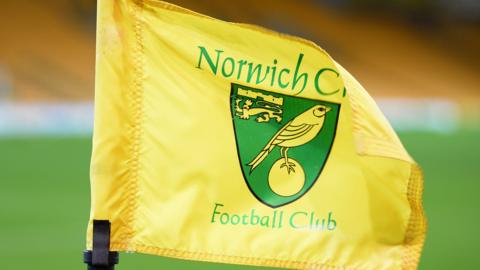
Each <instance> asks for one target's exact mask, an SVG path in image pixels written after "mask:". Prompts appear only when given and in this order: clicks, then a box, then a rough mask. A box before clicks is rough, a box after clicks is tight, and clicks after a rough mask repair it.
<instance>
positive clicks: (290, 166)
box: [280, 162, 295, 174]
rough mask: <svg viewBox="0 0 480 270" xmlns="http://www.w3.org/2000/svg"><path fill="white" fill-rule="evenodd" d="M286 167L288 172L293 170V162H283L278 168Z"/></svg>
mask: <svg viewBox="0 0 480 270" xmlns="http://www.w3.org/2000/svg"><path fill="white" fill-rule="evenodd" d="M283 167H287V172H288V174H290V172H291V171H292V172H295V168H294V167H295V163H293V162H285V163H283V164H282V165H280V168H283Z"/></svg>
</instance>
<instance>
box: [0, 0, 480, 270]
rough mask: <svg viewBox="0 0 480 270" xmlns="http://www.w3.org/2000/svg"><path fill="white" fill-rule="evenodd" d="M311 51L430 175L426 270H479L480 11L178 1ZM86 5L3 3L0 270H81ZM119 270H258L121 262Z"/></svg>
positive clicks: (466, 0)
mask: <svg viewBox="0 0 480 270" xmlns="http://www.w3.org/2000/svg"><path fill="white" fill-rule="evenodd" d="M170 2H173V3H176V4H179V5H181V6H184V7H187V8H190V9H193V10H195V11H198V12H201V13H205V14H207V15H210V16H213V17H217V18H220V19H224V20H228V21H235V22H244V23H252V24H258V25H261V26H265V27H268V28H272V29H274V30H277V31H281V32H286V33H289V34H294V35H298V36H301V37H304V38H307V39H310V40H313V41H315V42H316V43H317V44H319V45H320V46H321V47H323V48H325V49H326V50H327V51H328V52H329V53H330V54H331V55H332V57H334V58H335V59H336V60H337V61H338V62H339V63H341V64H342V65H343V66H344V67H346V68H347V69H348V70H349V71H350V72H351V73H352V74H354V75H355V76H356V77H357V79H358V80H359V81H360V82H361V83H362V84H363V85H364V86H365V88H366V89H367V90H368V91H369V92H370V94H371V95H372V96H373V97H374V98H375V100H376V101H377V102H378V104H379V105H380V107H381V108H382V110H383V111H384V112H385V114H386V115H387V117H388V118H389V119H390V121H391V122H392V124H393V126H394V128H395V129H396V130H397V131H398V132H399V135H400V137H401V138H402V140H403V142H404V144H405V146H406V147H407V149H408V150H409V151H410V153H411V154H412V156H413V157H414V158H415V159H416V160H417V161H418V162H419V163H420V165H421V166H422V167H423V169H424V171H425V176H426V178H425V192H424V203H425V208H426V213H427V216H428V218H429V231H428V234H427V241H426V245H425V249H424V253H423V256H422V259H421V265H420V269H435V270H440V269H480V256H478V252H479V251H480V250H479V248H478V246H479V244H478V243H480V236H479V235H480V234H479V232H478V228H479V227H480V226H479V222H480V195H479V191H480V1H479V0H456V1H449V0H437V1H435V0H403V1H401V0H388V1H387V0H383V1H382V0H324V1H319V0H318V1H314V0H302V1H293V0H291V1H287V0H275V1H273V0H272V1H254V0H242V1H222V0H184V1H180V0H176V1H170ZM95 8H96V2H95V1H94V0H44V1H27V0H2V1H1V3H0V25H1V26H0V186H1V188H0V221H1V222H0V261H1V262H2V266H1V269H7V270H10V269H85V266H84V265H83V264H82V263H81V251H82V249H83V248H84V238H85V228H86V222H87V219H88V214H89V202H90V200H89V177H88V167H89V158H90V148H91V143H90V136H91V131H92V121H93V105H92V104H93V95H94V63H95ZM119 269H259V268H251V267H243V266H226V265H219V264H209V263H198V262H185V261H179V260H172V259H166V258H160V257H153V256H147V255H131V254H122V256H121V264H120V266H119Z"/></svg>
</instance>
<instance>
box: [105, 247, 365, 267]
mask: <svg viewBox="0 0 480 270" xmlns="http://www.w3.org/2000/svg"><path fill="white" fill-rule="evenodd" d="M127 248H128V249H127ZM110 249H111V250H113V251H127V250H128V251H129V252H139V253H144V254H151V255H157V256H163V257H169V258H176V259H184V260H192V261H203V262H211V263H228V264H237V265H250V266H262V267H276V268H289V269H292V268H293V269H312V270H313V269H315V270H359V268H353V267H347V266H336V265H332V264H325V263H314V262H307V261H295V260H281V259H273V258H259V257H245V256H232V255H224V254H214V253H207V252H196V251H186V250H178V249H169V248H160V247H153V246H146V245H140V244H128V243H118V242H113V243H111V244H110Z"/></svg>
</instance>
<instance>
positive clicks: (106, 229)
mask: <svg viewBox="0 0 480 270" xmlns="http://www.w3.org/2000/svg"><path fill="white" fill-rule="evenodd" d="M110 226H111V224H110V221H108V220H93V241H92V250H85V251H84V252H83V262H84V263H85V264H87V269H88V270H115V265H116V264H118V261H119V254H118V252H117V251H110Z"/></svg>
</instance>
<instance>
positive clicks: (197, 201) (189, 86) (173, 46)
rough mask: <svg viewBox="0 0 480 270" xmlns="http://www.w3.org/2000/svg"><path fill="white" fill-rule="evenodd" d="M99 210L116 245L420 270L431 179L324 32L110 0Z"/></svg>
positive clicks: (100, 72)
mask: <svg viewBox="0 0 480 270" xmlns="http://www.w3.org/2000/svg"><path fill="white" fill-rule="evenodd" d="M97 36H98V39H97V66H96V94H95V100H96V103H95V127H94V137H93V155H92V163H91V185H92V206H91V216H90V223H89V228H88V233H87V235H88V236H87V247H88V248H92V245H93V244H92V242H93V240H92V238H93V237H92V234H93V233H92V230H93V229H92V227H93V226H92V223H93V220H108V221H110V222H111V226H112V227H111V242H110V250H113V251H135V252H141V253H148V254H155V255H161V256H168V257H175V258H182V259H191V260H202V261H211V262H224V263H234V264H247V265H258V266H270V267H283V268H300V269H357V270H361V269H364V270H372V269H375V270H382V269H399V270H400V269H402V270H405V269H416V268H417V265H418V261H419V257H420V253H421V249H422V246H423V242H424V237H425V231H426V221H425V217H424V214H423V208H422V203H421V193H422V189H423V179H422V173H421V170H420V169H419V167H418V166H417V165H416V163H415V162H414V161H413V160H412V159H411V157H410V156H409V155H408V153H407V152H406V151H405V149H404V148H403V146H402V144H401V142H400V140H399V139H398V137H397V135H396V134H395V132H394V131H393V130H392V128H391V126H390V125H389V123H388V122H387V120H386V119H385V117H384V116H383V114H382V113H381V112H380V110H379V109H378V108H377V106H376V104H375V102H374V101H373V100H372V98H371V97H370V96H369V95H368V94H367V92H366V91H365V90H364V89H363V88H362V86H361V85H360V84H359V83H358V82H357V81H356V80H355V79H354V78H353V77H352V76H351V75H350V74H349V73H348V72H347V71H346V70H345V69H343V68H342V67H341V66H340V65H339V64H337V63H336V62H335V61H334V60H332V58H331V57H330V56H329V55H328V54H327V53H326V52H325V51H324V50H322V49H321V48H319V47H318V46H316V45H315V44H313V43H312V42H309V41H306V40H303V39H300V38H296V37H291V36H287V35H284V34H280V33H276V32H272V31H269V30H266V29H263V28H259V27H255V26H251V25H243V24H233V23H227V22H223V21H220V20H216V19H213V18H210V17H207V16H204V15H200V14H197V13H194V12H192V11H189V10H186V9H183V8H180V7H177V6H174V5H171V4H168V3H165V2H161V1H156V0H143V1H142V0H137V1H134V0H101V1H99V11H98V28H97Z"/></svg>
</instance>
